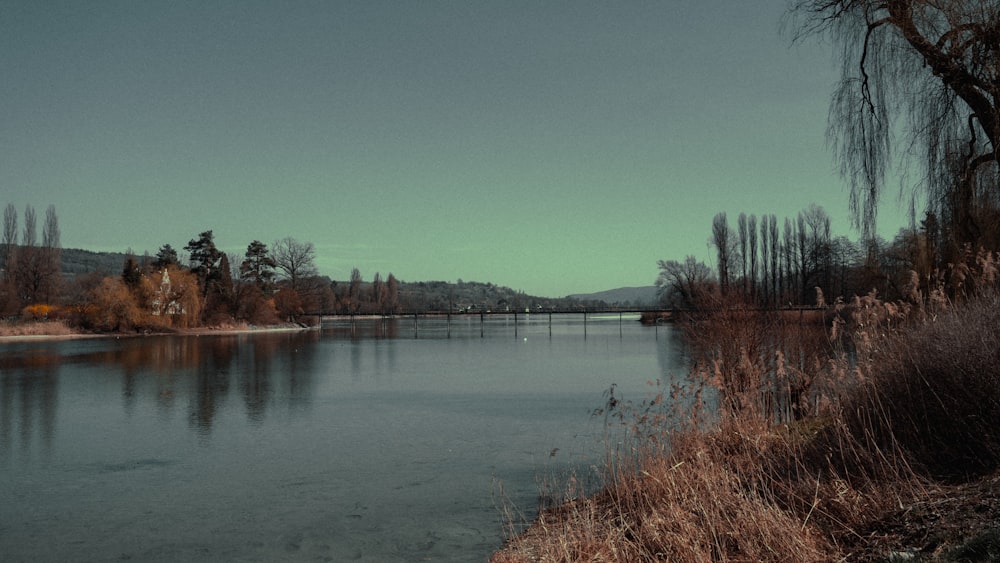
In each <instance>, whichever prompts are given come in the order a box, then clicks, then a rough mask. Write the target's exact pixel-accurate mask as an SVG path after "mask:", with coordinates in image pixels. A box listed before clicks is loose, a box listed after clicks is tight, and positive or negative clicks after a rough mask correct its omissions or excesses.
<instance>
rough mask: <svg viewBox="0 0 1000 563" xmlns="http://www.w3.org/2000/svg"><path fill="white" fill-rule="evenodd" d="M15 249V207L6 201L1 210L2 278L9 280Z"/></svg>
mask: <svg viewBox="0 0 1000 563" xmlns="http://www.w3.org/2000/svg"><path fill="white" fill-rule="evenodd" d="M16 250H17V208H16V207H14V204H13V203H8V204H7V207H6V208H4V210H3V256H0V258H3V268H4V279H5V280H7V281H10V280H11V279H12V277H13V276H12V273H11V271H12V270H13V267H14V253H15V251H16Z"/></svg>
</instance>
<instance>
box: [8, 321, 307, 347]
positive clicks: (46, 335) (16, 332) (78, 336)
mask: <svg viewBox="0 0 1000 563" xmlns="http://www.w3.org/2000/svg"><path fill="white" fill-rule="evenodd" d="M317 328H319V327H318V326H305V325H300V324H295V323H285V324H280V325H269V326H256V325H226V326H216V327H198V328H187V329H177V330H162V331H148V332H141V333H140V332H101V333H90V332H82V331H79V330H77V329H74V328H71V327H68V326H66V325H65V324H64V323H62V322H60V321H33V322H25V323H2V324H0V344H2V343H7V342H22V341H33V340H53V341H57V340H82V339H88V338H132V337H141V336H155V335H165V334H178V335H193V336H197V335H224V334H251V333H257V332H298V331H304V330H315V329H317Z"/></svg>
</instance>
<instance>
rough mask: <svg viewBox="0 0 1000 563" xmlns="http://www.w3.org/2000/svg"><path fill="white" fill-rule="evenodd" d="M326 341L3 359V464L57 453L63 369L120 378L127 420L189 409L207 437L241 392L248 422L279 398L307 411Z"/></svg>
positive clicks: (301, 335)
mask: <svg viewBox="0 0 1000 563" xmlns="http://www.w3.org/2000/svg"><path fill="white" fill-rule="evenodd" d="M319 338H320V333H319V331H309V332H289V333H274V334H256V335H211V336H197V337H196V336H181V337H174V336H172V337H150V338H128V339H121V340H114V341H112V340H102V341H94V343H93V344H87V345H86V346H84V348H86V347H89V346H93V347H96V348H99V349H89V350H85V351H82V352H81V351H79V350H75V351H74V345H73V344H72V343H52V344H47V345H45V346H44V347H41V348H39V349H37V350H27V351H23V352H13V353H6V354H3V355H0V457H7V456H8V455H10V454H11V453H12V451H13V449H14V447H15V445H16V444H19V445H20V447H21V448H22V449H23V450H25V451H26V452H27V451H30V449H31V448H32V446H33V444H34V443H35V441H37V440H41V444H42V446H43V447H44V448H45V449H51V446H52V443H53V438H54V434H55V431H56V426H55V424H56V414H57V407H58V401H57V398H58V387H59V372H60V369H61V368H67V369H70V370H71V371H73V369H74V366H82V367H83V368H93V367H96V368H98V370H97V371H98V372H99V373H103V374H111V375H112V377H114V376H113V374H115V373H116V372H118V371H119V370H120V374H121V379H120V381H121V384H120V387H119V390H120V397H121V401H122V408H123V409H124V411H125V413H126V414H127V415H129V416H132V415H134V414H135V413H136V411H137V410H139V409H141V408H142V405H143V404H144V401H145V402H146V403H148V404H154V405H155V406H156V408H157V409H159V410H160V411H161V412H163V413H164V414H167V413H170V412H172V411H174V410H175V409H176V408H177V406H178V404H181V405H187V406H186V411H187V418H188V422H189V424H190V426H191V427H192V428H193V429H195V430H196V431H197V432H198V433H199V434H202V435H206V436H207V435H208V434H210V433H211V430H212V425H213V424H214V422H215V419H216V417H217V416H218V415H219V413H220V412H221V411H222V409H223V407H224V406H225V402H226V400H227V399H228V398H229V395H230V392H231V390H232V389H233V386H234V385H235V386H236V387H235V388H236V389H237V390H238V392H239V394H240V397H241V398H242V400H243V403H244V405H245V412H246V416H247V418H248V419H249V420H250V421H252V422H254V423H257V424H259V423H261V422H263V420H264V419H265V417H266V414H267V410H268V408H269V407H273V406H274V403H275V398H280V399H281V400H282V401H287V404H288V405H289V407H290V409H291V410H302V409H303V408H306V407H308V405H309V404H310V401H311V397H312V392H313V387H314V377H313V372H314V370H315V369H316V367H315V363H316V351H317V346H316V345H315V344H316V342H317V341H318V339H319ZM73 373H74V375H79V374H78V372H75V371H74V372H73ZM88 377H89V374H88ZM94 377H98V376H94ZM75 382H76V383H80V384H82V385H83V386H85V387H87V388H90V389H91V390H92V391H93V392H102V391H103V387H102V386H104V385H106V384H107V383H109V382H108V381H107V380H106V379H105V378H103V377H102V378H100V379H99V380H95V381H83V382H81V381H80V380H75ZM72 388H76V386H75V385H74V386H73V387H72Z"/></svg>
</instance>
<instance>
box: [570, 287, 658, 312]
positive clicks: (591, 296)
mask: <svg viewBox="0 0 1000 563" xmlns="http://www.w3.org/2000/svg"><path fill="white" fill-rule="evenodd" d="M658 289H659V288H657V287H656V286H655V285H649V286H644V287H619V288H618V289H609V290H606V291H598V292H597V293H577V294H575V295H570V296H569V298H571V299H578V300H580V301H603V302H605V303H607V304H608V305H631V306H633V307H646V306H648V307H652V306H655V305H656V304H657V302H658V301H659V299H658V298H657V295H656V293H657V291H658Z"/></svg>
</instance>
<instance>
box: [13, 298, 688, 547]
mask: <svg viewBox="0 0 1000 563" xmlns="http://www.w3.org/2000/svg"><path fill="white" fill-rule="evenodd" d="M681 361H682V358H681V354H680V352H679V345H678V342H677V341H676V338H675V337H674V335H673V333H672V332H671V329H670V328H669V327H660V328H658V329H653V328H649V327H642V326H640V325H639V323H638V322H636V321H635V320H633V319H631V318H629V317H626V318H625V319H624V320H623V321H622V322H619V318H618V316H617V315H614V316H610V317H605V318H595V317H589V318H588V319H587V322H586V323H584V322H583V318H582V316H576V315H574V316H567V317H560V316H554V317H553V319H552V321H551V323H550V321H549V318H548V316H547V315H536V316H533V317H530V318H528V319H525V318H524V316H519V318H518V320H517V324H516V325H515V322H514V318H513V317H507V318H502V317H497V318H493V319H487V321H486V324H485V325H481V324H480V320H479V318H478V317H467V318H462V317H458V318H456V319H453V320H452V321H451V322H450V323H448V322H446V321H445V320H444V319H436V320H434V319H432V320H427V319H423V320H421V321H420V323H419V324H417V325H416V326H415V325H414V322H413V320H412V319H398V320H394V321H390V322H387V323H382V322H379V321H369V322H359V323H357V324H355V325H351V324H350V323H346V322H342V323H339V324H338V323H328V324H326V325H324V329H323V330H317V331H309V332H297V333H266V334H254V335H215V336H183V337H167V336H157V337H145V338H128V339H120V340H118V339H96V340H78V341H66V342H21V343H9V344H0V558H2V559H3V560H4V561H32V562H38V561H109V560H135V561H181V560H186V561H196V560H202V561H207V560H240V561H275V560H295V561H301V560H320V561H350V560H360V561H380V562H384V561H463V562H465V561H485V560H486V559H487V558H488V556H489V554H490V553H491V552H492V551H493V550H494V549H496V548H497V547H499V546H500V544H501V543H502V540H503V533H504V532H503V527H502V525H501V522H500V520H501V519H500V511H499V509H498V508H497V505H496V500H495V496H496V495H495V493H496V491H497V484H498V483H501V484H502V485H503V492H504V495H505V496H506V497H507V500H508V501H509V502H510V503H512V504H513V505H515V506H516V507H517V508H519V509H521V510H522V511H523V512H524V513H525V515H526V516H527V517H532V516H533V515H534V513H535V510H536V507H537V503H538V495H539V485H538V481H539V480H540V479H542V478H543V477H544V476H547V475H559V474H566V472H567V471H568V468H571V467H572V468H576V469H575V471H576V472H577V474H579V475H581V476H585V474H586V473H587V472H588V471H592V469H589V468H590V466H591V465H592V464H593V463H595V461H596V460H599V459H600V457H601V454H602V452H603V451H604V450H603V448H604V444H603V441H602V438H601V437H602V435H603V427H602V420H601V419H597V418H594V417H592V416H591V413H592V411H593V410H594V409H595V408H598V407H601V406H602V404H603V400H604V397H603V396H602V393H603V392H604V391H606V390H607V389H608V387H609V386H610V385H611V384H616V385H617V389H618V391H619V394H621V395H624V396H625V397H626V398H632V399H636V400H641V399H642V398H643V397H645V396H646V394H647V393H648V391H649V386H648V385H647V382H648V381H650V380H656V379H661V380H669V379H670V378H671V377H674V376H675V375H676V374H678V373H680V372H681V371H682V370H681V367H680V363H681ZM557 448H558V450H557V451H555V455H554V456H553V455H551V454H552V453H553V451H554V450H556V449H557Z"/></svg>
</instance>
